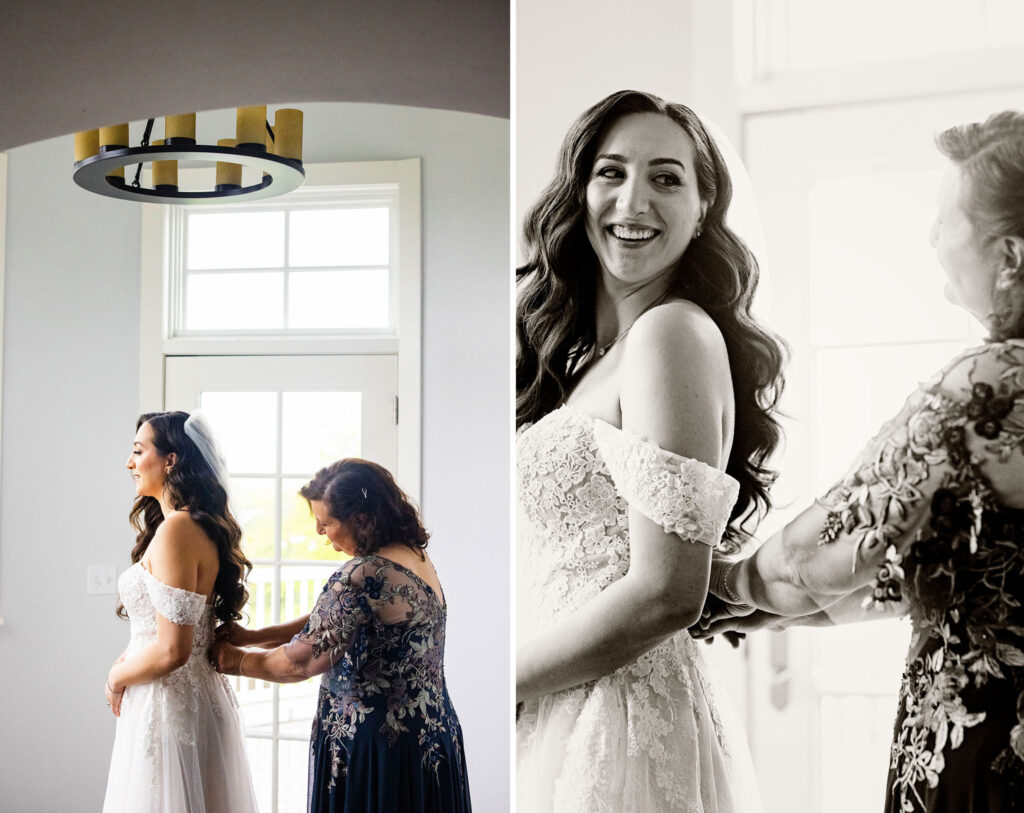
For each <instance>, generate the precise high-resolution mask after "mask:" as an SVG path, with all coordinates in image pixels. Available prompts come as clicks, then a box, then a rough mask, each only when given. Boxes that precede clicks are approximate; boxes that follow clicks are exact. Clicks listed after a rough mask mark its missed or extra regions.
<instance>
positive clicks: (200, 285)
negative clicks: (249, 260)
mask: <svg viewBox="0 0 1024 813" xmlns="http://www.w3.org/2000/svg"><path fill="white" fill-rule="evenodd" d="M283 285H284V275H283V274H282V273H279V272H273V271H262V272H259V273H252V274H250V273H246V272H232V273H230V274H189V275H188V278H187V281H186V286H187V292H186V295H185V313H186V319H185V329H186V330H257V329H265V330H269V329H272V328H280V327H284V325H282V324H281V322H282V319H283V315H282V307H281V299H282V286H283Z"/></svg>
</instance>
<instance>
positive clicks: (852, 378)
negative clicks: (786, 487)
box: [813, 340, 967, 494]
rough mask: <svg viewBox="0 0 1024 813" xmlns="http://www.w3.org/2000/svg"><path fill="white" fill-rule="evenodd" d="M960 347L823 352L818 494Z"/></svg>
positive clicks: (817, 378)
mask: <svg viewBox="0 0 1024 813" xmlns="http://www.w3.org/2000/svg"><path fill="white" fill-rule="evenodd" d="M966 346H967V342H966V341H965V340H961V341H960V342H948V343H947V342H940V343H936V344H909V345H895V346H880V347H854V348H834V349H828V348H826V349H821V350H818V351H817V353H816V364H815V368H814V383H815V398H814V423H813V427H814V430H813V460H814V470H813V478H814V479H813V482H814V493H815V494H821V493H822V492H823V491H824V490H825V489H827V488H829V487H830V486H831V485H832V484H833V483H834V482H835V481H836V480H837V479H838V478H839V477H841V476H842V475H843V473H844V472H845V471H846V469H847V467H848V466H850V465H851V464H852V463H853V461H854V459H855V458H856V456H857V455H858V454H859V453H860V451H861V449H863V448H864V446H866V445H867V442H868V441H869V440H870V439H871V438H872V437H873V436H874V435H875V433H876V432H877V431H878V430H879V429H880V428H881V427H882V424H883V423H884V422H885V421H887V420H888V419H889V418H891V417H893V416H894V415H895V414H896V413H897V412H899V410H900V407H901V406H903V403H904V401H906V399H907V397H908V396H909V395H910V394H911V392H912V391H913V389H914V387H915V386H916V384H917V382H920V381H926V380H927V379H929V378H931V376H932V375H934V374H935V373H937V372H938V371H939V369H940V368H941V367H942V366H943V365H944V364H945V363H946V362H947V361H949V360H950V359H951V358H953V356H954V355H956V353H958V352H959V351H960V350H962V349H964V348H965V347H966Z"/></svg>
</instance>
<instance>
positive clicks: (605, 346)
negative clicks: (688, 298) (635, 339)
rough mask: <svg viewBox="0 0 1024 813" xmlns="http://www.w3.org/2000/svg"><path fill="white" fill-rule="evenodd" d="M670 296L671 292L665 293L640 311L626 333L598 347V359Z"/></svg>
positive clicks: (627, 327)
mask: <svg viewBox="0 0 1024 813" xmlns="http://www.w3.org/2000/svg"><path fill="white" fill-rule="evenodd" d="M668 295H669V291H665V293H663V294H662V295H661V296H659V297H658V298H657V299H655V300H654V301H653V302H652V303H651V304H650V305H648V306H647V307H646V308H644V309H643V310H642V311H640V313H638V314H637V315H636V316H635V317H634V318H633V321H632V322H630V323H629V324H628V325H627V326H626V329H625V330H624V331H622V333H620V334H619V335H618V336H616V337H615V338H614V339H612V340H611V341H610V342H608V343H607V344H602V345H601V346H600V347H598V348H597V357H598V358H602V357H603V356H604V354H605V353H607V352H608V351H609V350H610V349H611V346H612V345H613V344H615V342H617V341H618V340H619V339H621V338H622V337H623V336H625V335H626V334H627V333H629V331H630V330H631V329H632V327H633V325H635V324H636V323H637V320H638V319H639V318H640V317H641V316H643V315H644V314H645V313H647V311H649V310H650V309H651V308H653V307H654V306H655V305H660V304H661V303H662V302H664V301H665V299H666V298H667V297H668Z"/></svg>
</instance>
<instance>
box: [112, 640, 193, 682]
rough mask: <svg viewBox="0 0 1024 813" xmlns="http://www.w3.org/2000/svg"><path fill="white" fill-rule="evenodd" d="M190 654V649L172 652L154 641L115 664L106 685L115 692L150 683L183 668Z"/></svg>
mask: <svg viewBox="0 0 1024 813" xmlns="http://www.w3.org/2000/svg"><path fill="white" fill-rule="evenodd" d="M190 654H191V647H189V648H188V650H187V651H185V650H174V649H171V648H168V647H166V646H163V645H161V644H160V642H159V641H154V642H153V643H151V644H149V645H147V646H145V647H143V648H142V649H141V650H139V651H138V652H137V653H136V654H134V655H130V656H128V657H126V658H125V659H124V660H122V661H119V662H118V663H115V664H114V666H112V667H111V669H110V672H109V673H108V674H107V683H108V684H109V685H110V688H111V689H113V690H114V691H115V692H119V691H120V690H121V689H124V688H125V687H127V686H135V685H137V684H139V683H152V682H153V681H154V680H158V679H160V678H162V677H164V676H165V675H169V674H170V673H171V672H173V671H174V670H175V669H178V668H180V667H182V666H184V664H185V662H186V661H187V660H188V658H189V655H190Z"/></svg>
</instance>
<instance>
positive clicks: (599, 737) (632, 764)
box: [516, 407, 760, 813]
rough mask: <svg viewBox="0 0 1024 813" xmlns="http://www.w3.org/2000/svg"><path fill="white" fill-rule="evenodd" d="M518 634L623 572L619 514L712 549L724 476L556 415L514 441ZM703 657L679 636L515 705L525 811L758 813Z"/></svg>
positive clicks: (725, 513)
mask: <svg viewBox="0 0 1024 813" xmlns="http://www.w3.org/2000/svg"><path fill="white" fill-rule="evenodd" d="M516 464H517V465H516V474H517V480H518V494H519V499H518V511H519V516H518V523H517V529H518V537H519V538H518V543H517V544H518V553H517V562H518V572H517V590H518V602H517V606H518V614H519V623H518V634H519V638H520V640H521V641H525V640H529V638H530V637H532V636H533V635H535V634H538V633H539V632H541V631H543V630H544V629H546V628H547V627H548V626H550V624H552V623H553V622H556V621H557V620H558V618H559V617H560V616H562V615H563V614H567V613H572V612H573V611H575V610H577V609H579V608H580V607H582V606H584V605H585V604H586V603H587V602H588V601H590V600H591V599H593V598H594V597H595V596H597V595H598V594H599V593H600V592H601V591H602V590H604V589H605V588H606V587H608V586H609V585H610V584H612V583H613V582H615V581H616V580H617V579H620V578H622V576H623V575H625V573H626V571H627V570H628V568H629V516H628V512H629V509H630V508H633V509H635V510H637V511H640V512H641V513H643V514H644V515H645V516H647V517H649V518H651V519H652V520H654V521H655V522H657V523H658V524H660V525H661V526H662V527H663V528H664V529H665V530H666V531H668V532H670V533H676V534H678V535H679V536H680V537H681V541H680V544H691V543H701V544H705V545H709V546H717V545H719V544H720V543H721V539H722V533H723V531H724V529H725V526H726V523H727V521H728V518H729V514H730V511H731V509H732V506H733V504H734V502H735V500H736V497H737V493H738V484H737V483H736V481H735V480H733V478H731V477H729V476H728V475H726V474H725V473H724V472H721V471H718V470H717V469H714V468H712V467H710V466H707V465H705V464H704V463H701V462H699V461H695V460H691V459H688V458H684V457H681V456H679V455H676V454H673V453H671V452H668V451H665V450H664V449H660V448H659V447H657V446H656V445H654V444H653V443H650V442H648V441H646V440H644V439H643V438H641V437H639V436H635V435H630V434H628V433H625V432H622V431H621V430H619V429H616V428H615V427H613V426H610V425H609V424H607V423H604V422H603V421H600V420H596V419H594V418H591V417H590V416H587V415H585V414H582V413H579V412H576V411H575V410H574V409H572V408H569V407H562V408H561V409H558V410H555V411H554V412H552V413H550V414H548V415H547V416H545V417H544V418H543V419H542V420H540V421H539V422H537V423H536V424H534V425H532V426H530V427H527V428H525V429H523V430H521V431H520V433H519V437H518V442H517V454H516ZM712 683H713V681H712V678H711V676H710V674H709V671H708V669H707V667H706V665H705V663H704V660H703V658H702V656H701V653H700V651H699V649H698V647H697V645H696V644H695V643H694V641H693V640H692V639H691V638H690V636H689V634H687V633H685V632H684V633H679V634H676V635H674V636H672V637H671V638H669V639H668V640H666V641H665V642H663V643H662V644H659V645H658V646H656V647H654V648H653V649H651V650H649V651H648V652H646V653H644V654H643V655H642V656H641V657H639V658H638V659H637V660H635V661H634V662H632V663H631V664H629V665H627V666H625V667H622V668H621V669H619V670H617V671H616V672H614V673H613V674H611V675H609V676H607V677H604V678H601V679H600V680H597V681H594V682H592V683H588V684H585V685H583V686H579V687H576V688H573V689H569V690H566V691H562V692H558V693H556V694H554V695H548V696H545V697H542V698H540V699H539V700H532V701H529V702H527V703H526V704H525V706H524V708H523V710H522V712H521V714H520V717H519V720H518V722H517V726H516V729H517V788H518V794H517V795H518V800H519V802H518V804H519V810H520V811H523V813H525V812H526V811H530V813H543V812H544V811H559V813H572V812H573V811H577V812H578V813H584V812H585V813H595V812H599V811H609V812H610V811H616V813H622V812H623V811H634V812H635V813H648V812H649V811H687V813H692V812H693V811H701V812H702V813H703V811H716V813H725V812H726V811H737V813H738V811H744V813H746V812H747V811H755V810H758V809H760V808H759V802H758V801H757V798H756V797H757V793H756V783H755V782H754V780H753V777H752V772H750V768H749V757H748V756H747V754H746V746H745V743H744V741H743V735H742V732H738V731H736V730H735V727H734V724H733V721H732V719H731V717H730V716H729V713H728V709H725V708H723V707H722V705H721V702H722V701H723V698H722V697H721V696H720V693H719V692H716V691H715V689H714V688H713V686H712Z"/></svg>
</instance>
